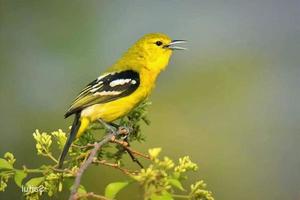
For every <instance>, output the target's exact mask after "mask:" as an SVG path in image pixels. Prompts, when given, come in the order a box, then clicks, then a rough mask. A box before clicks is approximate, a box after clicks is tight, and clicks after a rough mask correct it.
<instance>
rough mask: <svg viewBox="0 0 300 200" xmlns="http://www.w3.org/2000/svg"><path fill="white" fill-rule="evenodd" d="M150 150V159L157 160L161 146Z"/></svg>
mask: <svg viewBox="0 0 300 200" xmlns="http://www.w3.org/2000/svg"><path fill="white" fill-rule="evenodd" d="M148 152H149V156H150V159H151V160H155V159H156V158H157V157H158V155H159V154H160V152H161V148H153V149H149V150H148Z"/></svg>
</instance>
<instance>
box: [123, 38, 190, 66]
mask: <svg viewBox="0 0 300 200" xmlns="http://www.w3.org/2000/svg"><path fill="white" fill-rule="evenodd" d="M180 43H185V40H171V38H170V37H169V36H167V35H166V34H163V33H150V34H146V35H144V36H143V37H142V38H140V39H139V40H138V41H137V42H136V43H135V44H134V45H133V47H132V48H131V49H130V51H131V52H132V53H133V54H134V55H135V56H137V59H143V60H145V61H146V68H148V69H150V70H158V71H161V70H163V69H164V68H165V67H166V65H167V64H168V62H169V59H170V57H171V55H172V52H173V50H184V49H185V48H183V47H179V46H176V44H180ZM130 51H129V52H130Z"/></svg>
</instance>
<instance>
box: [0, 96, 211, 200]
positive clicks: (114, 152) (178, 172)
mask: <svg viewBox="0 0 300 200" xmlns="http://www.w3.org/2000/svg"><path fill="white" fill-rule="evenodd" d="M148 105H149V103H147V102H145V103H143V104H141V105H140V106H139V107H138V108H136V109H135V110H134V111H132V112H131V113H130V114H129V115H128V116H127V117H124V118H122V119H121V120H120V121H119V124H120V125H121V126H123V127H130V135H129V136H128V138H126V139H127V140H128V141H130V142H133V141H139V142H142V141H144V140H145V137H144V136H143V134H142V133H141V128H140V126H141V122H142V121H144V122H145V123H146V124H149V120H148V119H147V118H146V107H147V106H148ZM99 130H101V131H99ZM99 134H101V135H104V134H105V131H104V130H103V128H102V127H101V126H99V124H97V123H94V124H92V125H91V126H90V127H89V129H88V130H87V131H86V134H84V135H83V136H82V137H80V138H79V139H78V140H76V141H75V142H74V144H72V146H71V148H70V150H69V159H68V160H66V161H65V163H64V166H65V168H64V169H57V168H56V167H57V164H58V159H57V158H56V156H55V153H54V152H57V150H59V151H61V150H62V149H63V147H64V144H65V142H66V139H67V136H66V133H65V132H64V131H62V130H61V129H59V130H57V131H53V132H51V133H46V132H40V131H39V130H36V131H35V132H34V133H33V138H34V140H35V142H36V146H35V147H36V151H37V155H39V156H43V157H45V158H47V159H48V160H49V162H50V163H49V164H48V163H47V164H44V165H42V166H40V167H38V168H35V169H29V168H27V167H26V166H25V165H24V166H23V167H22V168H21V169H19V168H16V167H15V166H14V164H15V162H16V159H15V157H14V155H13V154H12V153H10V152H7V153H5V155H4V156H3V158H0V191H2V192H4V191H5V189H6V187H7V183H8V181H9V180H12V179H13V180H14V182H15V184H16V185H17V186H18V187H20V189H21V191H22V192H23V194H24V197H25V199H28V200H38V199H41V198H42V196H44V195H47V196H49V197H53V196H54V195H55V196H58V195H59V193H61V192H63V191H65V190H69V189H70V187H71V185H72V183H73V182H74V178H75V177H76V175H77V172H78V169H79V168H78V166H80V165H81V164H82V163H83V162H84V161H85V160H86V159H87V157H88V155H89V153H90V151H91V149H92V148H93V144H94V143H95V142H96V141H97V139H96V138H97V135H99ZM117 139H118V140H120V141H123V139H124V138H122V137H120V138H117ZM124 152H126V151H125V149H124V147H123V146H122V145H120V144H118V143H115V144H112V143H109V144H107V145H105V146H103V147H102V148H101V151H100V152H99V153H98V155H97V156H96V157H95V158H94V162H93V164H95V165H99V164H101V165H106V166H110V167H112V168H113V169H116V170H120V171H121V172H123V173H125V174H126V175H127V176H128V180H126V181H119V182H113V183H110V184H108V185H107V187H106V188H105V192H104V196H101V195H96V194H94V193H91V192H87V191H86V189H85V187H84V186H83V185H81V186H80V188H79V190H78V191H77V194H78V195H77V197H78V199H89V198H90V197H92V198H96V199H115V198H116V196H117V194H118V193H119V192H120V191H121V190H122V189H124V188H126V187H127V186H128V185H131V184H137V185H139V186H140V187H142V189H143V192H144V194H143V196H144V199H145V200H172V199H177V198H183V199H190V200H213V199H214V198H213V197H212V193H211V192H210V191H208V190H207V189H206V184H205V183H204V182H203V181H202V180H200V181H198V182H196V183H194V184H192V185H191V186H190V188H189V189H185V188H184V186H183V181H184V180H186V179H187V172H193V171H196V170H197V169H198V166H197V165H196V164H195V163H193V162H192V161H191V160H190V158H189V157H188V156H185V157H183V158H179V161H178V163H175V162H174V161H173V160H172V159H170V158H168V157H164V158H163V159H160V158H159V154H160V152H161V149H160V148H153V149H150V150H149V151H148V154H149V155H148V156H147V155H144V156H143V157H145V158H149V159H150V161H151V164H150V165H149V166H148V167H147V168H143V169H141V170H136V171H133V170H130V169H127V168H124V164H123V163H122V162H121V161H122V156H123V154H124ZM138 155H142V154H141V153H139V154H138ZM176 192H179V193H180V194H176Z"/></svg>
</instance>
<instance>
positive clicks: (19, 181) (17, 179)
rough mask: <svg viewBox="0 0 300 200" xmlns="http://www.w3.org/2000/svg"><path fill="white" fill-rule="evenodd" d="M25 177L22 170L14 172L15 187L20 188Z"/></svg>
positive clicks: (25, 174)
mask: <svg viewBox="0 0 300 200" xmlns="http://www.w3.org/2000/svg"><path fill="white" fill-rule="evenodd" d="M26 176H27V173H25V172H24V171H23V170H16V172H15V177H14V179H15V182H16V184H17V186H19V187H22V181H23V180H24V178H26Z"/></svg>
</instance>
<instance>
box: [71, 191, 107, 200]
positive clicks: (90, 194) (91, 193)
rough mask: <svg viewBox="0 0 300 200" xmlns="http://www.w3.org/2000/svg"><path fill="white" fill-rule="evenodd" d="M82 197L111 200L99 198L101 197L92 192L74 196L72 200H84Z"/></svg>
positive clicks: (104, 198) (103, 199) (104, 199)
mask: <svg viewBox="0 0 300 200" xmlns="http://www.w3.org/2000/svg"><path fill="white" fill-rule="evenodd" d="M84 197H87V198H89V197H92V198H94V199H98V200H111V199H109V198H107V197H104V196H101V195H98V194H94V193H93V192H88V193H85V194H77V195H75V196H74V200H78V199H81V198H84Z"/></svg>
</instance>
